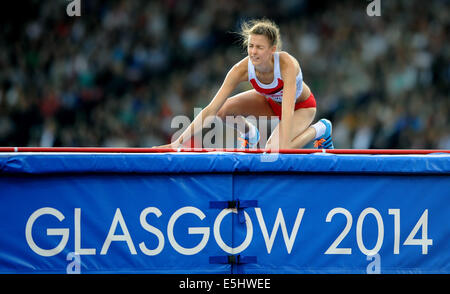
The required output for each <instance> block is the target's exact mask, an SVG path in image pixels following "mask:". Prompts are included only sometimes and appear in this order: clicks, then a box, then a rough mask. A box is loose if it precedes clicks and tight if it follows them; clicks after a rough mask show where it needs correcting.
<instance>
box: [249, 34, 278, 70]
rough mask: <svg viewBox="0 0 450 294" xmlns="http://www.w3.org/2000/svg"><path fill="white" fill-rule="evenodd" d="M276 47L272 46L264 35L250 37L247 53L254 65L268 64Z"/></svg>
mask: <svg viewBox="0 0 450 294" xmlns="http://www.w3.org/2000/svg"><path fill="white" fill-rule="evenodd" d="M275 51H276V46H272V45H270V42H269V40H268V39H267V37H266V36H264V35H250V36H249V38H248V45H247V53H248V56H249V57H250V60H251V62H252V63H253V64H254V65H257V64H258V65H259V64H261V63H266V62H268V61H270V60H271V58H272V55H273V53H274V52H275Z"/></svg>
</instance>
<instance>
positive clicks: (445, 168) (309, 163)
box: [0, 153, 450, 174]
mask: <svg viewBox="0 0 450 294" xmlns="http://www.w3.org/2000/svg"><path fill="white" fill-rule="evenodd" d="M204 172H226V173H228V172H231V173H233V172H326V173H328V172H332V173H342V172H344V173H349V172H350V173H383V174H386V173H425V174H448V173H450V155H449V154H433V155H398V156H395V155H334V154H307V155H299V154H248V153H164V154H161V153H160V154H154V153H152V154H39V153H37V154H19V155H16V154H5V155H1V156H0V173H25V174H49V173H204Z"/></svg>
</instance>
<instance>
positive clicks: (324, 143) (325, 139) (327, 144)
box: [314, 118, 334, 149]
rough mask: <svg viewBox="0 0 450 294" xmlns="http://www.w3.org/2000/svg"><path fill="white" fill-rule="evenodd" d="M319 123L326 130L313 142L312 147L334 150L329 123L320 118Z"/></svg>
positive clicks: (331, 128) (331, 127) (331, 129)
mask: <svg viewBox="0 0 450 294" xmlns="http://www.w3.org/2000/svg"><path fill="white" fill-rule="evenodd" d="M320 121H321V122H322V123H323V124H324V125H325V126H326V130H325V134H323V135H322V136H320V137H319V138H317V140H316V141H314V147H316V148H317V149H334V145H333V140H332V139H331V133H332V131H333V126H332V125H331V122H330V121H329V120H328V119H325V118H322V119H321V120H320Z"/></svg>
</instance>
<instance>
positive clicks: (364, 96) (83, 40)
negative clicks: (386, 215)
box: [0, 0, 450, 149]
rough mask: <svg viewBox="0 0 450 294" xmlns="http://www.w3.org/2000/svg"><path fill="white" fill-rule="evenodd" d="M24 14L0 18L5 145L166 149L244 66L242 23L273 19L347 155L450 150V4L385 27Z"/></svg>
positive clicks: (43, 9) (104, 10) (421, 5)
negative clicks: (183, 123)
mask: <svg viewBox="0 0 450 294" xmlns="http://www.w3.org/2000/svg"><path fill="white" fill-rule="evenodd" d="M8 2H11V1H8ZM15 2H17V3H9V4H8V6H6V5H7V4H2V6H4V7H3V9H2V12H1V16H2V17H1V20H0V35H1V36H2V37H1V38H0V146H55V147H56V146H80V147H87V146H99V147H150V146H154V145H158V144H163V143H166V142H168V141H169V139H170V137H171V135H172V134H173V133H174V131H175V130H174V129H171V128H170V121H171V119H172V117H173V116H175V115H180V114H184V115H188V116H190V117H192V116H193V109H194V107H204V106H205V105H206V104H207V103H208V102H209V101H210V99H211V98H212V96H213V95H214V94H215V92H216V91H217V89H218V87H219V86H220V84H221V82H222V81H223V78H224V77H225V74H226V72H227V71H228V70H229V68H230V67H231V66H232V65H233V64H234V63H235V62H237V61H238V60H240V59H241V58H243V57H244V56H245V54H246V52H245V49H243V48H242V47H241V46H240V44H239V39H238V37H237V35H236V34H235V33H233V32H237V31H238V30H239V24H240V23H241V21H243V20H246V19H248V18H260V17H267V18H270V19H272V20H274V21H275V22H276V23H278V24H279V26H280V29H281V33H282V41H283V49H284V50H286V51H288V52H289V53H291V54H292V55H294V56H295V57H296V58H297V59H298V60H299V61H300V64H301V67H302V70H303V74H304V79H305V81H306V83H308V84H309V85H310V87H311V89H312V91H313V93H314V94H315V96H316V99H317V101H318V114H317V116H316V118H320V117H327V118H329V119H330V120H332V121H333V123H334V140H335V146H336V147H337V148H359V149H364V148H415V149H420V148H439V149H450V128H449V126H450V120H449V116H450V115H449V109H450V99H449V95H448V93H449V86H450V61H449V60H450V50H449V45H448V40H447V37H448V35H449V15H448V12H449V10H448V4H449V1H447V0H433V1H426V2H424V1H420V0H407V1H400V0H398V1H388V0H381V16H379V17H369V16H368V15H367V14H366V7H367V5H368V4H369V3H370V2H369V1H365V0H360V1H357V0H355V1H306V0H305V1H289V0H279V1H262V0H258V1H242V0H216V1H193V0H192V1H191V0H178V1H177V0H166V1H96V0H89V1H83V0H82V1H81V16H80V17H69V16H67V14H66V6H67V5H68V4H69V3H70V1H64V0H60V1H56V0H51V1H15ZM10 6H11V7H10ZM248 88H249V85H245V84H243V85H242V87H240V88H239V89H237V90H236V91H241V90H246V89H248Z"/></svg>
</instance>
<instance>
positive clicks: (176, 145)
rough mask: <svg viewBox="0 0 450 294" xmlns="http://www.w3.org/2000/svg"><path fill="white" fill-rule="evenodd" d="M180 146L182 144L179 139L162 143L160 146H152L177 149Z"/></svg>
mask: <svg viewBox="0 0 450 294" xmlns="http://www.w3.org/2000/svg"><path fill="white" fill-rule="evenodd" d="M179 147H180V144H179V143H178V141H175V142H172V143H170V144H165V145H160V146H153V147H152V148H161V149H177V148H179Z"/></svg>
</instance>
